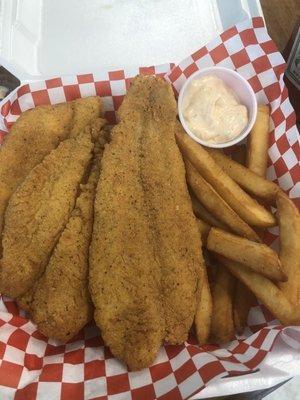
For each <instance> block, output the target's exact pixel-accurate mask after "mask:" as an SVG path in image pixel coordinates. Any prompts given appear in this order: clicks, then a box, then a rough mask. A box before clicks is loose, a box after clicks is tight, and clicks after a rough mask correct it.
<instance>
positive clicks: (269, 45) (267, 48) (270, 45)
mask: <svg viewBox="0 0 300 400" xmlns="http://www.w3.org/2000/svg"><path fill="white" fill-rule="evenodd" d="M260 47H261V48H262V49H263V51H264V52H265V53H266V54H271V53H275V52H276V51H278V49H277V46H276V44H275V43H274V42H273V40H269V41H267V42H264V43H260Z"/></svg>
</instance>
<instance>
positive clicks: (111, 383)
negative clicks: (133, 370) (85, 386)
mask: <svg viewBox="0 0 300 400" xmlns="http://www.w3.org/2000/svg"><path fill="white" fill-rule="evenodd" d="M106 381H107V394H108V395H112V394H117V393H122V392H127V391H129V390H130V385H129V379H128V374H120V375H115V376H108V377H107V378H106Z"/></svg>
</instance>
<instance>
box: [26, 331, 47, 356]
mask: <svg viewBox="0 0 300 400" xmlns="http://www.w3.org/2000/svg"><path fill="white" fill-rule="evenodd" d="M46 346H47V342H45V341H44V340H39V339H36V338H34V337H32V336H31V337H30V339H29V341H28V343H27V347H26V353H29V354H35V355H36V356H37V357H44V354H45V350H46Z"/></svg>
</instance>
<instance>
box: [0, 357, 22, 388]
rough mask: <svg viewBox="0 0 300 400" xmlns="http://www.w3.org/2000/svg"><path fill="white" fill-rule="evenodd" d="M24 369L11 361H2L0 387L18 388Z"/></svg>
mask: <svg viewBox="0 0 300 400" xmlns="http://www.w3.org/2000/svg"><path fill="white" fill-rule="evenodd" d="M22 371H23V367H22V366H21V365H17V364H13V363H11V362H9V361H2V364H1V366H0V385H2V386H8V387H12V388H17V387H18V383H19V381H20V378H21V375H22Z"/></svg>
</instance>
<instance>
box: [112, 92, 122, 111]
mask: <svg viewBox="0 0 300 400" xmlns="http://www.w3.org/2000/svg"><path fill="white" fill-rule="evenodd" d="M123 99H124V96H123V95H122V96H114V97H113V103H114V108H115V110H116V111H117V110H118V108H119V107H120V105H121V104H122V101H123Z"/></svg>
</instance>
